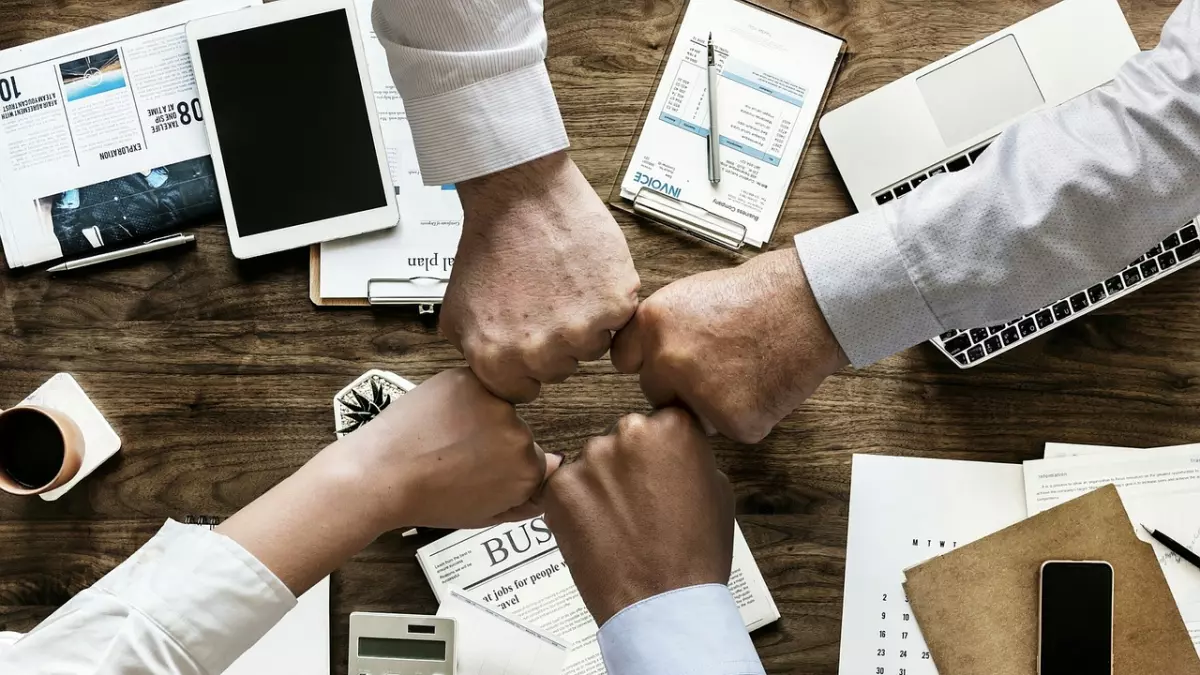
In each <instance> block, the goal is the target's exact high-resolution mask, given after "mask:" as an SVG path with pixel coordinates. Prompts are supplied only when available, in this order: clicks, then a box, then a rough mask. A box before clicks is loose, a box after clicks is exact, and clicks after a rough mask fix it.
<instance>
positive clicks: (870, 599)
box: [838, 455, 1025, 675]
mask: <svg viewBox="0 0 1200 675" xmlns="http://www.w3.org/2000/svg"><path fill="white" fill-rule="evenodd" d="M1021 475H1022V472H1021V467H1020V466H1019V465H1015V464H995V463H990V462H960V461H950V460H937V459H921V458H914V457H883V456H877V455H855V456H854V459H853V468H852V470H851V479H850V533H849V538H848V541H847V543H846V586H845V596H844V600H843V602H844V605H843V608H842V646H841V660H840V665H839V668H838V672H839V673H841V674H842V675H860V674H861V673H885V674H886V675H900V674H904V675H934V674H935V673H936V672H937V671H936V670H935V669H934V666H933V660H932V658H931V655H930V653H929V649H928V647H927V646H926V645H925V641H924V639H923V638H922V637H921V632H920V630H919V629H918V628H917V623H916V620H915V618H914V617H913V616H912V610H911V609H910V608H909V605H908V599H907V598H906V597H905V593H904V588H903V586H902V584H903V582H904V570H905V569H907V568H909V567H912V566H914V565H917V564H918V563H921V562H924V561H925V560H928V559H929V558H932V557H934V556H937V555H940V554H942V553H946V552H948V551H951V550H953V549H955V548H957V547H959V546H963V545H965V544H968V543H970V542H972V541H975V540H976V539H979V538H982V537H984V536H987V535H989V534H991V533H993V532H995V531H997V530H1000V529H1003V528H1005V527H1007V526H1009V525H1012V524H1013V523H1016V522H1018V521H1020V520H1022V519H1024V518H1025V493H1024V489H1023V485H1022V482H1021Z"/></svg>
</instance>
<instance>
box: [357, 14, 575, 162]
mask: <svg viewBox="0 0 1200 675" xmlns="http://www.w3.org/2000/svg"><path fill="white" fill-rule="evenodd" d="M372 21H373V23H374V26H375V33H376V34H377V35H378V36H379V41H380V42H381V43H382V44H383V46H384V49H385V50H386V51H387V55H388V64H389V66H390V67H391V71H392V78H393V79H394V80H395V83H396V88H397V89H398V90H399V91H400V96H401V97H402V98H403V99H404V108H405V110H406V111H407V113H408V122H409V125H410V126H411V128H412V135H413V141H414V144H415V145H416V149H417V160H418V162H419V163H420V165H421V175H422V178H423V179H424V181H425V184H426V185H444V184H447V183H459V182H462V181H464V180H467V179H468V178H475V177H477V176H483V175H487V174H490V173H495V172H497V171H500V170H502V169H507V168H509V167H513V166H516V165H518V164H524V163H525V162H529V161H531V160H534V159H537V158H539V157H543V156H545V155H549V154H551V153H554V152H557V151H559V150H564V149H566V148H567V146H568V142H567V132H566V130H565V129H564V128H563V123H562V117H561V116H560V115H559V112H558V103H557V101H556V100H555V98H554V90H553V89H552V88H551V86H550V76H549V74H548V73H547V72H546V64H545V58H546V26H545V23H544V22H543V21H542V2H541V0H375V7H374V12H373V15H372Z"/></svg>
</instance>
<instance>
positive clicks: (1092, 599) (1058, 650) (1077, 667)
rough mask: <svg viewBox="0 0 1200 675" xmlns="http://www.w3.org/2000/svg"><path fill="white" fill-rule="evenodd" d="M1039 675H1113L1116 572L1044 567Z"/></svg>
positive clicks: (1057, 564)
mask: <svg viewBox="0 0 1200 675" xmlns="http://www.w3.org/2000/svg"><path fill="white" fill-rule="evenodd" d="M1041 586H1042V592H1041V598H1042V600H1041V612H1040V614H1041V618H1040V622H1039V624H1040V627H1041V637H1040V643H1039V646H1038V673H1039V675H1112V642H1113V637H1112V636H1113V568H1112V565H1110V564H1108V563H1106V562H1102V561H1071V560H1048V561H1046V562H1044V563H1042V584H1041Z"/></svg>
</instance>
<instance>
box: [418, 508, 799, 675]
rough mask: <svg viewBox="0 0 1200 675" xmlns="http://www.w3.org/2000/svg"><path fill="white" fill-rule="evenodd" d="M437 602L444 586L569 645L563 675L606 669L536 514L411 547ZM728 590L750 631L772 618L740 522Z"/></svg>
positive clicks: (598, 673)
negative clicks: (416, 547) (507, 614)
mask: <svg viewBox="0 0 1200 675" xmlns="http://www.w3.org/2000/svg"><path fill="white" fill-rule="evenodd" d="M417 561H418V562H419V563H420V565H421V569H422V570H423V571H424V572H425V577H426V578H427V579H428V580H429V584H430V586H432V587H433V592H434V594H435V595H437V598H438V601H439V602H444V601H445V600H446V599H447V597H448V593H449V591H448V588H449V587H450V586H455V587H458V588H461V589H463V590H464V591H466V593H467V594H468V595H469V596H470V597H472V598H473V599H475V600H477V601H479V602H482V603H484V604H486V605H489V606H491V607H494V608H496V609H500V610H504V611H506V612H509V613H511V614H512V615H514V616H516V617H517V618H519V619H521V620H523V621H526V622H528V623H530V624H532V625H533V626H536V627H537V628H538V629H540V630H544V631H546V632H547V633H550V634H552V635H557V636H560V637H562V638H563V639H565V640H567V641H568V642H571V643H572V644H573V645H574V647H573V648H572V650H571V653H570V655H569V656H568V658H567V664H566V666H565V667H564V668H563V671H562V675H605V673H606V671H605V668H604V661H603V659H602V657H601V654H600V645H599V643H598V642H597V641H596V631H597V627H596V623H595V622H594V621H593V620H592V617H591V615H590V614H589V613H588V610H587V607H586V606H585V605H584V603H583V598H582V597H580V595H579V591H578V590H577V589H576V588H575V582H574V581H573V580H572V579H571V573H570V572H569V571H568V570H567V566H566V563H565V562H564V561H563V557H562V554H561V553H559V550H558V543H557V542H556V541H555V539H554V535H553V534H552V533H551V532H550V528H549V527H547V526H546V522H545V520H543V519H542V518H541V517H538V518H533V519H531V520H526V521H524V522H520V523H509V524H505V525H498V526H495V527H489V528H485V529H482V530H460V531H458V532H455V533H454V534H451V535H449V536H447V537H443V538H442V539H439V540H438V541H436V542H434V543H432V544H429V545H428V546H425V547H423V548H421V549H420V550H419V551H417ZM729 589H730V591H732V592H733V597H734V599H735V600H736V601H737V604H738V608H739V609H740V610H741V613H742V620H743V621H745V622H746V629H747V630H749V631H753V630H755V629H758V628H761V627H763V626H765V625H767V624H769V623H772V622H773V621H776V620H778V619H779V609H778V608H777V607H776V606H775V601H774V600H773V599H772V598H771V593H770V591H769V590H767V583H766V581H765V580H764V579H763V576H762V572H760V571H759V569H758V565H757V563H755V562H754V556H753V555H752V554H751V553H750V547H749V546H747V545H746V539H745V538H744V537H743V536H742V529H741V527H740V526H736V525H735V527H734V542H733V574H732V576H731V577H730V580H729Z"/></svg>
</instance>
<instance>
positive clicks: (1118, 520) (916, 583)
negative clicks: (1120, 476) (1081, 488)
mask: <svg viewBox="0 0 1200 675" xmlns="http://www.w3.org/2000/svg"><path fill="white" fill-rule="evenodd" d="M1046 560H1106V561H1108V562H1109V563H1111V564H1112V566H1113V571H1114V577H1113V581H1114V584H1115V591H1114V592H1115V598H1114V607H1113V675H1197V674H1200V657H1197V655H1196V648H1195V646H1193V645H1192V641H1191V638H1190V637H1189V636H1188V632H1187V629H1186V628H1185V627H1184V623H1183V619H1182V618H1181V617H1180V615H1179V610H1178V608H1177V607H1176V605H1175V599H1174V597H1172V595H1171V589H1170V588H1169V587H1168V586H1167V580H1166V578H1164V577H1163V573H1162V569H1161V568H1160V567H1159V565H1158V559H1157V557H1156V556H1155V554H1154V549H1153V548H1151V546H1150V544H1147V543H1145V542H1143V541H1141V540H1140V539H1138V538H1137V535H1136V534H1135V533H1134V531H1133V526H1132V524H1131V523H1130V522H1129V516H1128V515H1127V514H1126V512H1125V507H1124V505H1123V504H1122V503H1121V497H1120V496H1119V495H1118V494H1117V488H1116V487H1114V486H1112V485H1109V486H1107V487H1103V488H1100V489H1099V490H1096V491H1095V492H1091V493H1089V494H1086V495H1084V496H1082V497H1079V498H1078V499H1074V500H1071V501H1069V502H1066V503H1064V504H1060V505H1059V506H1056V507H1054V508H1053V509H1050V510H1048V511H1045V512H1043V513H1040V514H1038V515H1036V516H1034V517H1032V518H1029V519H1028V520H1024V521H1022V522H1019V523H1017V524H1016V525H1012V526H1010V527H1007V528H1005V529H1003V530H1000V531H999V532H997V533H995V534H992V535H989V536H987V537H984V538H983V539H980V540H979V541H976V542H974V543H972V544H968V545H966V546H963V547H962V548H959V549H957V550H955V551H951V552H950V553H947V554H945V555H942V556H939V557H937V558H934V559H932V560H929V561H927V562H925V563H922V564H920V565H917V566H916V567H912V568H910V569H908V570H905V576H906V577H907V581H906V582H905V584H904V587H905V590H906V592H907V593H908V601H909V604H911V605H912V609H913V616H914V617H915V618H916V620H917V624H918V625H919V626H920V628H921V633H922V634H923V635H924V636H925V641H926V643H927V644H928V645H929V649H930V653H931V655H932V657H933V661H934V665H935V666H936V667H937V671H938V673H939V674H940V675H983V674H986V675H1035V674H1036V673H1037V655H1038V630H1039V629H1038V604H1039V579H1040V575H1041V566H1042V563H1043V562H1045V561H1046Z"/></svg>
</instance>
